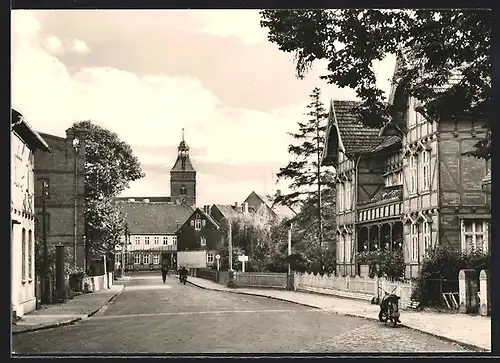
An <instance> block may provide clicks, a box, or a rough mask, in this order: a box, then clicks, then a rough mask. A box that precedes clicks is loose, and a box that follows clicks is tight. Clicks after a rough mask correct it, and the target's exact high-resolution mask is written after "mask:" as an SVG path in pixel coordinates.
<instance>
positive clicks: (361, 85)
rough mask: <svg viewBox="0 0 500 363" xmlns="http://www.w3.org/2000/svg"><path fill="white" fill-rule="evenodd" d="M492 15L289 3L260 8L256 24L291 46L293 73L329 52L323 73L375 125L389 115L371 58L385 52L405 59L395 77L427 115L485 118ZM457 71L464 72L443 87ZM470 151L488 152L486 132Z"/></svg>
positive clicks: (488, 99) (300, 72)
mask: <svg viewBox="0 0 500 363" xmlns="http://www.w3.org/2000/svg"><path fill="white" fill-rule="evenodd" d="M491 18H492V16H491V12H490V11H488V10H428V9H418V10H387V9H365V10H359V9H337V10H323V9H314V10H307V9H299V10H288V9H287V10H263V11H261V26H262V27H266V28H268V29H269V36H268V38H269V40H270V41H271V42H272V43H275V44H277V45H278V47H279V49H280V50H282V51H284V52H289V53H293V54H294V56H295V63H296V72H297V76H298V77H299V78H303V77H304V75H305V74H306V73H307V71H308V70H309V69H310V67H311V65H312V64H313V62H314V61H315V60H318V59H325V60H327V61H328V73H327V74H325V75H323V76H321V78H322V79H325V80H327V81H328V82H329V83H332V84H335V85H337V86H339V87H349V88H352V89H354V90H355V91H356V93H357V96H358V97H359V98H360V100H361V101H362V104H361V106H359V107H358V108H357V109H356V110H355V111H356V112H357V113H358V114H359V116H360V119H361V120H362V121H363V123H365V124H366V125H369V126H376V127H379V126H381V125H383V124H384V123H386V122H389V121H390V120H391V117H390V115H391V109H390V107H389V106H388V104H387V102H386V99H385V97H384V94H383V91H382V90H381V89H380V88H379V87H378V86H377V84H376V74H375V70H374V67H373V62H374V61H380V60H382V59H384V57H385V56H386V55H388V54H393V55H398V56H399V58H400V59H401V60H404V62H402V64H401V65H402V67H401V69H400V72H399V74H398V75H397V78H398V79H397V81H398V83H399V84H400V85H402V86H403V87H404V89H405V90H406V92H408V94H409V95H411V96H414V97H415V98H416V99H417V100H419V101H420V103H421V107H419V109H418V110H417V111H419V112H420V113H422V115H424V116H425V117H427V118H428V119H432V120H435V121H438V122H439V120H440V119H441V118H442V117H446V118H451V117H460V116H469V117H473V118H479V119H488V115H489V112H490V111H489V110H490V104H491V60H490V53H491V50H490V43H491ZM456 72H460V73H461V74H462V75H463V78H462V79H461V80H460V81H459V82H458V83H457V84H455V85H453V86H451V87H444V86H445V85H447V84H448V82H449V80H450V77H451V76H452V74H454V73H456ZM443 88H445V90H444V91H443ZM489 129H490V126H489V125H488V130H489ZM470 154H471V155H473V156H476V157H482V158H485V159H489V158H490V157H491V133H490V132H487V133H486V136H485V138H484V140H479V141H478V143H477V144H476V148H475V150H473V151H471V153H470Z"/></svg>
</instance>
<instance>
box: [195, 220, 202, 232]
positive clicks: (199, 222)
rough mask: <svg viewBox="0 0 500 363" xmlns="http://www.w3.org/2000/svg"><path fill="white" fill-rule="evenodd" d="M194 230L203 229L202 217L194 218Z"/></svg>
mask: <svg viewBox="0 0 500 363" xmlns="http://www.w3.org/2000/svg"><path fill="white" fill-rule="evenodd" d="M194 230H195V231H201V219H195V220H194Z"/></svg>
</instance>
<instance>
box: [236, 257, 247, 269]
mask: <svg viewBox="0 0 500 363" xmlns="http://www.w3.org/2000/svg"><path fill="white" fill-rule="evenodd" d="M238 261H240V262H241V265H242V271H243V272H245V262H247V261H248V256H245V255H240V256H238Z"/></svg>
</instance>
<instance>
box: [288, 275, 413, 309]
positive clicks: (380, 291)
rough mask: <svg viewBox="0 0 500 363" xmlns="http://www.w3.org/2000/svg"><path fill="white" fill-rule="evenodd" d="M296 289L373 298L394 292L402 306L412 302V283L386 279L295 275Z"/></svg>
mask: <svg viewBox="0 0 500 363" xmlns="http://www.w3.org/2000/svg"><path fill="white" fill-rule="evenodd" d="M294 289H295V290H305V291H313V290H315V289H321V290H322V292H326V293H328V290H330V291H331V293H332V295H335V292H336V291H341V292H347V293H354V294H365V295H370V296H373V297H382V296H383V295H384V291H387V292H389V293H390V292H393V293H394V294H396V295H398V296H400V297H401V305H402V306H404V305H407V304H409V303H410V301H411V293H412V284H411V282H401V281H389V280H387V279H385V278H378V277H374V278H370V277H367V276H365V277H360V276H354V277H352V276H334V275H330V276H329V275H323V276H321V275H319V274H318V275H314V274H312V273H305V274H299V273H295V274H294Z"/></svg>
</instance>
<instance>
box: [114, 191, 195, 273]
mask: <svg viewBox="0 0 500 363" xmlns="http://www.w3.org/2000/svg"><path fill="white" fill-rule="evenodd" d="M118 203H120V204H121V206H122V210H123V213H124V214H125V219H126V221H127V230H128V235H127V236H126V239H127V241H126V249H125V261H124V262H125V268H126V269H127V270H155V269H156V270H157V269H160V267H161V264H163V263H166V264H167V265H168V266H169V267H171V268H175V266H176V253H177V236H176V232H177V230H178V229H179V227H180V226H181V225H182V224H183V223H184V222H185V221H186V220H187V219H188V218H189V217H190V216H191V214H192V213H193V209H192V208H191V207H188V206H184V205H176V204H172V203H165V202H150V201H133V202H131V201H119V202H118ZM124 238H125V236H124ZM117 258H118V261H120V259H121V254H117ZM120 263H122V261H120Z"/></svg>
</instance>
